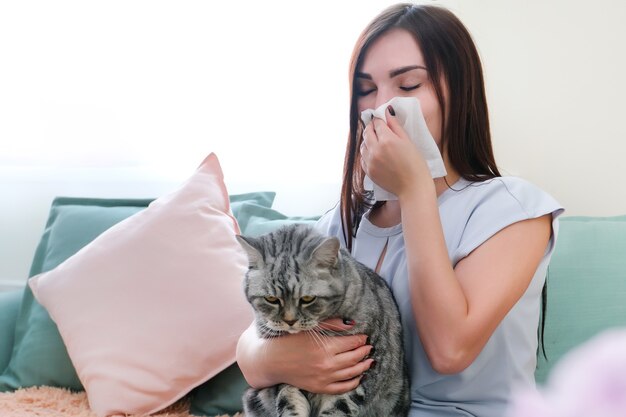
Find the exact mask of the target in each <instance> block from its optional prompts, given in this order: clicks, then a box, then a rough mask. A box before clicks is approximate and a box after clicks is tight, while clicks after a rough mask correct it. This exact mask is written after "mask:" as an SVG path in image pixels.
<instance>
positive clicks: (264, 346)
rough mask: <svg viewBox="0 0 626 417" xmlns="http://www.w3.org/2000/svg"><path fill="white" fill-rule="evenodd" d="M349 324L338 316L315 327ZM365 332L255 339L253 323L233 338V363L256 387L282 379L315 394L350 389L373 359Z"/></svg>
mask: <svg viewBox="0 0 626 417" xmlns="http://www.w3.org/2000/svg"><path fill="white" fill-rule="evenodd" d="M352 326H354V324H353V323H352V324H344V323H343V321H342V320H341V319H332V320H327V321H326V322H324V323H323V324H322V325H321V327H323V328H325V329H328V330H332V331H342V330H348V329H350V328H352ZM366 339H367V337H366V336H365V335H353V336H334V337H329V336H322V335H321V334H320V333H314V334H313V333H309V332H301V333H297V334H288V335H284V336H281V337H277V338H274V339H261V338H259V337H258V336H257V333H256V328H255V326H254V325H252V326H250V327H249V328H248V329H247V330H246V331H245V332H244V333H243V334H242V335H241V338H240V339H239V343H238V345H237V362H238V364H239V367H240V369H241V371H242V372H243V374H244V376H245V378H246V380H247V381H248V383H249V384H250V385H251V386H253V387H255V388H262V387H267V386H271V385H276V384H278V383H287V384H290V385H293V386H295V387H298V388H300V389H303V390H306V391H309V392H313V393H317V394H341V393H345V392H348V391H351V390H353V389H355V388H356V387H357V386H358V385H359V383H360V381H361V378H362V377H363V372H365V371H366V370H368V369H369V368H370V366H371V365H372V363H373V360H372V359H366V357H367V355H369V353H370V351H371V350H372V346H371V345H367V344H366Z"/></svg>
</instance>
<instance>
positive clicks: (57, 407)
mask: <svg viewBox="0 0 626 417" xmlns="http://www.w3.org/2000/svg"><path fill="white" fill-rule="evenodd" d="M0 416H2V417H97V416H96V414H94V413H93V412H92V411H91V410H90V409H89V403H88V402H87V396H86V395H85V393H84V392H78V393H74V392H71V391H68V390H66V389H62V388H52V387H34V388H24V389H20V390H17V391H15V392H1V393H0ZM153 416H154V417H193V416H192V415H191V414H189V401H188V400H187V399H182V400H180V401H178V402H177V403H175V404H173V405H172V406H170V407H168V408H166V409H165V410H163V411H161V412H159V413H157V414H153ZM128 417H132V416H128ZM222 417H228V416H222ZM233 417H243V416H242V415H241V414H236V415H235V416H233Z"/></svg>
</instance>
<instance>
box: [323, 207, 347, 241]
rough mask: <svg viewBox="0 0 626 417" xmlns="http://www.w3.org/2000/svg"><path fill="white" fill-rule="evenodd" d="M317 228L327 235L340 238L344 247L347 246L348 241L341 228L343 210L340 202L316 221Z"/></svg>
mask: <svg viewBox="0 0 626 417" xmlns="http://www.w3.org/2000/svg"><path fill="white" fill-rule="evenodd" d="M315 229H316V230H317V231H318V232H320V233H323V234H325V235H326V236H334V237H336V238H338V239H339V241H340V242H341V246H342V247H344V248H345V247H346V241H345V238H344V236H343V231H342V228H341V210H340V209H339V203H337V205H336V206H335V207H333V208H332V209H330V210H329V211H327V212H326V213H325V214H324V215H322V217H320V219H319V220H318V221H317V223H315Z"/></svg>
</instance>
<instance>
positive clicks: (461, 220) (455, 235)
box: [442, 176, 563, 264]
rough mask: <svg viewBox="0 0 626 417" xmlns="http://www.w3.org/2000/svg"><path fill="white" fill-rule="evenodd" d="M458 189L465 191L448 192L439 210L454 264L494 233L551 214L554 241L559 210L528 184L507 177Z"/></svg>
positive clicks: (539, 191)
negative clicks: (446, 202) (449, 193)
mask: <svg viewBox="0 0 626 417" xmlns="http://www.w3.org/2000/svg"><path fill="white" fill-rule="evenodd" d="M464 181H465V180H464ZM461 185H462V186H463V187H465V188H462V190H460V191H458V192H452V193H451V194H452V197H451V198H450V199H449V201H448V203H449V204H446V207H444V208H442V209H443V212H444V213H445V214H443V215H442V221H443V223H444V230H446V231H447V236H446V239H447V240H449V241H450V243H451V245H453V246H456V249H455V250H454V251H453V252H452V254H453V255H452V259H453V262H454V263H455V264H456V262H458V260H460V259H462V258H464V257H465V256H467V255H468V254H469V253H471V251H473V250H474V249H475V248H477V247H478V246H479V245H481V244H482V243H483V242H485V241H486V240H487V239H489V238H490V237H491V236H493V235H494V234H496V233H497V232H498V231H500V230H502V229H504V228H505V227H507V226H509V225H511V224H513V223H516V222H519V221H522V220H527V219H533V218H537V217H541V216H543V215H546V214H551V215H552V224H553V230H554V231H555V234H554V237H553V240H554V239H555V237H556V231H557V230H558V226H557V223H556V222H557V218H558V217H559V215H560V214H561V213H562V212H563V207H562V206H561V204H559V203H558V201H556V200H555V199H554V198H553V197H552V196H551V195H550V194H548V193H547V192H545V191H544V190H542V189H541V188H540V187H538V186H536V185H535V184H533V183H531V182H530V181H528V180H525V179H523V178H519V177H509V176H507V177H496V178H491V179H489V180H485V181H479V182H470V181H465V184H461ZM454 188H457V187H454ZM457 189H458V188H457Z"/></svg>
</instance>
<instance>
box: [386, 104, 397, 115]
mask: <svg viewBox="0 0 626 417" xmlns="http://www.w3.org/2000/svg"><path fill="white" fill-rule="evenodd" d="M387 110H388V111H389V114H390V115H392V116H395V115H396V111H395V110H394V109H393V107H391V104H390V105H388V106H387Z"/></svg>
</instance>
